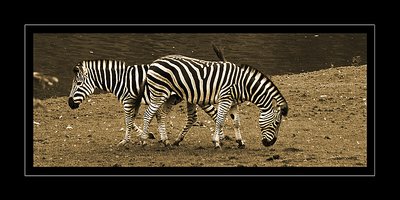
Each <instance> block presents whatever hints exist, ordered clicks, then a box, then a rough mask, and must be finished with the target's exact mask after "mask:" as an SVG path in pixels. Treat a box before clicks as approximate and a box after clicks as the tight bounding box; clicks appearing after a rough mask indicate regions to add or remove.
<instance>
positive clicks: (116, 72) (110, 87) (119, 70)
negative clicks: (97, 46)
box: [90, 64, 129, 100]
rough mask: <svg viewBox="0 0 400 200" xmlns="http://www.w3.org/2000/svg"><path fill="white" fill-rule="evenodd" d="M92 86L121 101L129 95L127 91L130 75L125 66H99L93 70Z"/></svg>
mask: <svg viewBox="0 0 400 200" xmlns="http://www.w3.org/2000/svg"><path fill="white" fill-rule="evenodd" d="M90 71H91V80H92V85H94V86H95V87H96V88H99V89H101V90H103V91H106V92H110V93H113V94H114V95H115V96H116V97H117V98H118V100H121V99H122V98H123V97H124V96H125V95H126V93H127V91H125V88H126V87H125V83H126V77H127V75H128V74H129V69H128V66H125V65H120V66H116V65H111V64H110V65H108V66H107V65H97V66H93V67H92V68H91V70H90Z"/></svg>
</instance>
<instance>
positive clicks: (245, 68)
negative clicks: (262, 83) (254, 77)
mask: <svg viewBox="0 0 400 200" xmlns="http://www.w3.org/2000/svg"><path fill="white" fill-rule="evenodd" d="M238 66H239V68H241V69H244V70H247V69H249V70H251V71H254V72H255V73H256V74H258V73H260V74H262V75H263V76H264V77H266V78H267V79H269V80H271V76H270V75H267V74H264V73H263V72H261V71H260V70H258V69H256V68H255V67H252V66H250V65H248V64H240V65H238Z"/></svg>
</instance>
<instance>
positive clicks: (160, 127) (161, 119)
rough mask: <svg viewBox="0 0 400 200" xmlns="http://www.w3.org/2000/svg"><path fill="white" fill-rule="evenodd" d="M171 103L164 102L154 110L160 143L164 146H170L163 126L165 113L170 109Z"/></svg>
mask: <svg viewBox="0 0 400 200" xmlns="http://www.w3.org/2000/svg"><path fill="white" fill-rule="evenodd" d="M171 107H172V105H170V104H168V102H166V103H165V104H164V106H163V108H161V109H158V111H157V112H156V118H157V123H158V132H159V133H160V136H161V139H160V141H159V142H160V143H163V144H164V146H170V145H171V144H170V142H169V140H168V135H167V131H166V128H165V118H166V116H167V113H168V112H169V111H170V110H171Z"/></svg>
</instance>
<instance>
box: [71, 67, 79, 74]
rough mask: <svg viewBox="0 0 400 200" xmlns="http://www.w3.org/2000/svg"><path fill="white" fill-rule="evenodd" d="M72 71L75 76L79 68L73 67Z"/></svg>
mask: <svg viewBox="0 0 400 200" xmlns="http://www.w3.org/2000/svg"><path fill="white" fill-rule="evenodd" d="M72 71H73V72H74V73H75V74H77V73H78V72H79V67H78V66H75V67H74V68H73V69H72Z"/></svg>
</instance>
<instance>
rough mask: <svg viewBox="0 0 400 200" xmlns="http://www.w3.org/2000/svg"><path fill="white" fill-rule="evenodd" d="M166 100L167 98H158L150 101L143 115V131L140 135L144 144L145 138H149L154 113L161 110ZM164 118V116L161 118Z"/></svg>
mask: <svg viewBox="0 0 400 200" xmlns="http://www.w3.org/2000/svg"><path fill="white" fill-rule="evenodd" d="M164 102H165V99H158V100H157V101H154V103H150V104H149V106H148V107H147V109H146V111H145V112H144V115H143V132H142V134H141V135H140V140H141V143H142V144H143V145H145V144H146V142H145V140H146V139H148V138H149V126H150V122H151V120H153V117H154V115H155V114H156V112H157V111H158V110H159V108H160V106H161V105H162V104H163V103H164ZM160 119H162V117H161V118H160Z"/></svg>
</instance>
